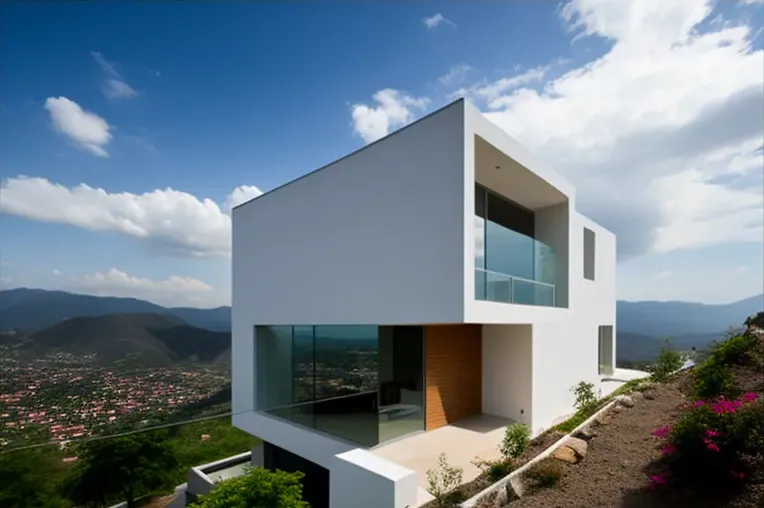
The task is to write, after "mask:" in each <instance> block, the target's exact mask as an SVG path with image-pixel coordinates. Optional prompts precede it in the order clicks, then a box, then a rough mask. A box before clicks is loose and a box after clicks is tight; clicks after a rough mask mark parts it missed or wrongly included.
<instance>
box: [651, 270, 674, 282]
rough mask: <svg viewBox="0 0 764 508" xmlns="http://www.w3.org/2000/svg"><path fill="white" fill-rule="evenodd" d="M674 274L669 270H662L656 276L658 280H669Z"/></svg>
mask: <svg viewBox="0 0 764 508" xmlns="http://www.w3.org/2000/svg"><path fill="white" fill-rule="evenodd" d="M673 276H674V274H673V273H671V272H670V271H669V270H661V271H660V272H658V273H656V274H655V278H656V279H659V280H660V279H667V278H669V277H673Z"/></svg>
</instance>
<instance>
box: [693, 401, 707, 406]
mask: <svg viewBox="0 0 764 508" xmlns="http://www.w3.org/2000/svg"><path fill="white" fill-rule="evenodd" d="M705 405H706V401H705V400H696V401H695V403H694V404H693V405H692V406H693V407H700V406H705Z"/></svg>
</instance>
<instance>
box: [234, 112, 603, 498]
mask: <svg viewBox="0 0 764 508" xmlns="http://www.w3.org/2000/svg"><path fill="white" fill-rule="evenodd" d="M476 184H478V185H480V186H482V187H485V188H487V189H489V190H490V191H492V192H495V193H497V194H500V195H501V196H503V197H505V198H507V199H508V200H511V201H513V202H515V203H517V204H518V205H520V206H522V207H524V208H526V209H528V210H530V211H532V212H533V214H534V217H535V218H534V225H535V238H536V239H537V240H539V241H541V242H543V243H544V244H546V245H548V246H550V247H551V248H552V249H553V250H554V252H555V258H554V259H555V260H554V270H555V274H556V280H555V284H554V285H555V306H542V305H521V304H517V303H506V302H497V301H486V300H480V299H476V297H475V291H476V288H475V285H476V282H475V280H476V275H475V256H476V249H477V248H478V247H476V241H475V185H476ZM575 205H576V196H575V189H574V188H573V186H572V185H571V184H570V183H569V182H568V181H567V180H565V179H564V178H563V177H562V176H561V175H559V174H557V173H556V172H554V171H553V170H552V169H551V168H549V167H547V166H545V165H544V164H543V163H541V162H540V161H538V160H537V159H536V157H534V155H532V154H531V153H530V152H529V151H528V150H527V149H525V148H524V147H523V146H522V145H520V144H519V143H517V142H516V141H515V140H513V139H512V138H511V137H509V136H508V135H507V134H506V133H505V132H504V131H503V130H501V129H500V128H499V127H498V126H496V125H495V124H493V123H492V122H490V121H489V120H487V119H486V118H485V117H483V116H482V115H481V114H480V113H479V112H478V111H477V109H475V108H474V107H473V106H472V105H470V104H469V103H467V102H465V101H457V102H455V103H452V104H451V105H449V106H447V107H445V108H443V109H441V110H439V111H437V112H435V113H433V114H431V115H429V116H427V117H425V118H423V119H421V120H419V121H417V122H415V123H413V124H411V125H409V126H407V127H405V128H403V129H401V130H400V131H398V132H395V133H393V134H391V135H389V136H387V137H385V138H383V139H381V140H379V141H377V142H375V143H372V144H370V145H368V146H366V147H364V148H362V149H361V150H359V151H357V152H355V153H353V154H351V155H349V156H347V157H345V158H343V159H340V160H338V161H337V162H334V163H332V164H330V165H328V166H326V167H324V168H321V169H320V170H317V171H314V172H313V173H309V174H307V175H305V176H304V177H302V178H300V179H298V180H295V181H293V182H290V183H288V184H286V185H284V186H282V187H281V188H278V189H275V190H273V191H271V192H268V193H266V194H264V195H262V196H260V197H258V198H256V199H254V200H252V201H250V202H248V203H245V204H243V205H240V206H239V207H237V208H236V209H235V210H234V212H233V260H232V266H233V275H232V276H233V281H232V288H233V298H232V300H233V309H232V323H233V326H232V327H233V353H232V354H233V358H232V369H233V412H234V417H233V423H234V425H235V426H237V427H239V428H241V429H243V430H245V431H247V432H250V433H251V434H253V435H256V436H258V437H260V438H262V439H263V440H265V441H268V442H270V443H273V444H275V445H276V446H279V447H282V448H285V449H287V450H289V451H291V452H292V453H295V454H298V455H300V456H302V457H304V458H306V459H308V460H310V461H312V462H315V463H316V464H319V465H321V466H322V467H325V468H327V469H329V471H330V473H331V474H334V473H335V470H336V474H343V475H344V474H347V475H349V476H348V478H351V477H355V476H354V475H356V476H357V477H358V478H370V476H369V474H370V473H369V472H368V471H367V470H364V471H356V472H355V473H352V474H351V473H347V469H348V468H349V467H352V461H350V462H348V461H347V460H344V461H343V460H339V461H338V459H337V456H338V455H341V454H346V453H347V452H350V451H352V450H354V449H357V448H358V446H357V445H354V444H353V443H350V442H345V441H343V440H342V439H339V438H336V437H332V436H329V435H327V434H323V433H321V432H318V431H315V430H312V429H308V428H303V427H300V426H299V425H296V424H291V423H287V422H285V421H283V420H280V419H278V418H274V417H272V416H268V415H265V414H262V413H260V412H258V411H256V410H255V408H257V407H258V404H257V398H258V388H257V386H256V384H257V382H256V379H257V376H256V373H255V366H256V364H257V359H256V351H257V350H256V348H255V341H256V340H257V337H256V334H255V326H257V325H343V324H348V325H368V324H374V325H406V324H420V325H421V324H430V323H432V324H451V323H476V324H482V325H483V326H482V393H481V397H482V410H483V412H484V413H486V414H492V415H496V416H500V417H506V418H511V419H512V420H515V421H518V422H522V423H526V424H527V425H529V426H531V428H532V429H533V431H534V432H539V431H540V430H542V429H544V428H548V427H549V426H551V425H552V423H553V422H554V421H555V420H556V419H557V418H559V417H560V416H562V415H565V414H569V413H570V412H571V411H572V404H573V394H572V392H571V387H572V386H573V385H575V384H576V383H578V382H579V381H589V382H592V383H594V384H595V385H597V384H598V383H599V380H600V379H601V377H602V375H601V373H600V371H599V363H600V361H601V360H598V351H599V342H598V340H599V339H598V337H599V330H600V327H602V326H609V327H612V328H611V329H610V336H611V337H615V324H616V323H615V305H616V297H615V260H616V240H615V237H614V235H613V234H612V233H610V232H609V231H607V230H605V229H604V228H602V227H600V226H599V225H597V224H596V223H594V222H592V221H591V220H589V219H588V218H586V217H584V216H583V215H581V214H580V213H578V212H577V211H576V206H575ZM584 228H586V229H588V230H590V231H592V232H593V233H594V239H595V241H594V256H593V258H591V257H590V258H589V259H585V254H584V250H585V249H584ZM585 263H589V269H591V268H592V267H593V271H594V278H593V280H590V279H588V278H585V276H584V275H585V274H584V265H585ZM614 340H615V339H613V344H612V346H611V348H610V351H611V353H612V358H611V359H610V363H612V365H614V364H615V344H614ZM269 368H273V369H279V368H280V367H279V366H278V365H277V364H276V363H274V364H273V365H271V366H269ZM345 457H348V456H347V455H345ZM337 464H341V468H342V470H343V471H346V472H345V473H341V472H340V470H339V469H338V468H339V466H338V465H337ZM375 467H381V466H379V464H376V466H375ZM372 469H373V468H372ZM383 469H384V468H383ZM399 473H400V472H399ZM396 474H398V473H396ZM400 475H401V477H403V476H405V474H402V473H400ZM335 481H336V478H333V479H332V483H333V484H334V483H335ZM364 481H365V480H364ZM368 481H371V482H372V483H373V481H376V480H368ZM406 481H408V480H406ZM379 482H380V483H379V484H380V485H389V484H390V482H388V481H387V480H384V479H381V480H379ZM394 483H395V482H393V484H394ZM406 488H407V489H408V490H407V492H408V491H410V487H406ZM385 495H387V494H385ZM389 495H390V496H393V497H392V498H395V493H392V494H389ZM392 498H391V499H392ZM396 499H397V498H396ZM407 502H411V503H413V501H411V500H410V499H409V500H406V499H403V500H398V501H396V502H395V506H398V504H399V503H400V506H405V503H407ZM338 503H339V501H338ZM332 506H333V507H335V506H336V508H341V507H342V506H344V505H342V504H341V503H339V504H333V505H332ZM375 506H376V505H375ZM380 506H381V505H380ZM391 506H393V505H391ZM412 506H415V504H412Z"/></svg>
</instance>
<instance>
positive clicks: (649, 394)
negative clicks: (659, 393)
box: [645, 392, 655, 400]
mask: <svg viewBox="0 0 764 508" xmlns="http://www.w3.org/2000/svg"><path fill="white" fill-rule="evenodd" d="M645 399H647V400H653V399H655V395H654V394H653V392H645Z"/></svg>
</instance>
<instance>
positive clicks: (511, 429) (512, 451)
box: [499, 423, 531, 459]
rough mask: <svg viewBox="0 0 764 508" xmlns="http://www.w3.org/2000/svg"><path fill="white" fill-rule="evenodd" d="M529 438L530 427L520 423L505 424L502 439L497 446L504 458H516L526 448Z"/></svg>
mask: <svg viewBox="0 0 764 508" xmlns="http://www.w3.org/2000/svg"><path fill="white" fill-rule="evenodd" d="M530 440H531V429H530V427H528V426H527V425H523V424H522V423H513V424H512V425H507V428H506V430H505V431H504V439H503V440H502V442H501V445H500V446H499V451H500V452H501V456H502V457H504V458H505V459H516V458H517V457H519V456H520V455H522V454H523V452H525V450H526V448H528V443H530Z"/></svg>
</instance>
